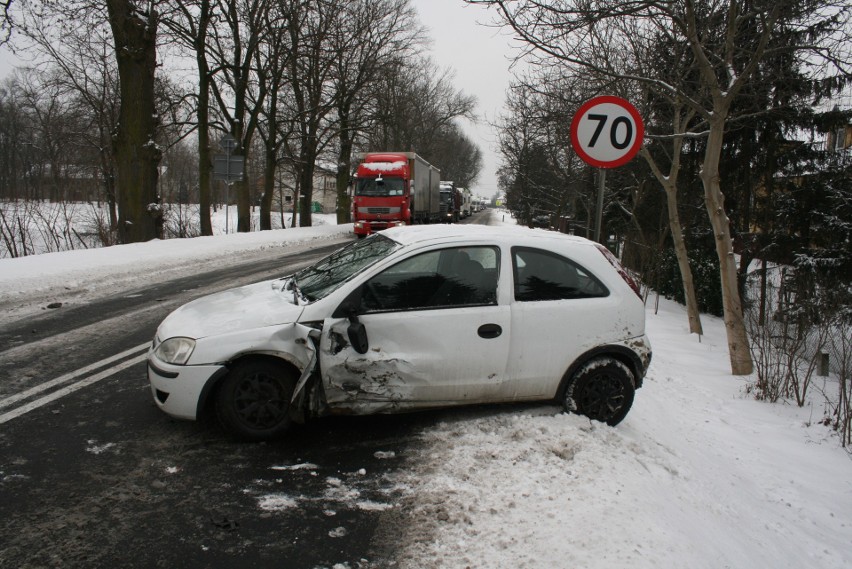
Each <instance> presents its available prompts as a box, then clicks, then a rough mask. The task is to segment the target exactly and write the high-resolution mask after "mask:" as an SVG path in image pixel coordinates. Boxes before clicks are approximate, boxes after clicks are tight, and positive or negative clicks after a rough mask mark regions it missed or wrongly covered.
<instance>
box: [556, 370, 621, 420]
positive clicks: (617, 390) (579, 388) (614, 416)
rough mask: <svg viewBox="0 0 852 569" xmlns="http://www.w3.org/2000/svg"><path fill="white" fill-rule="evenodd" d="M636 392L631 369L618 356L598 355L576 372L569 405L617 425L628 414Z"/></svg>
mask: <svg viewBox="0 0 852 569" xmlns="http://www.w3.org/2000/svg"><path fill="white" fill-rule="evenodd" d="M634 395H635V387H634V383H633V373H632V372H631V371H630V369H629V368H628V367H627V366H626V365H624V364H623V363H622V362H620V361H618V360H616V359H614V358H598V359H594V360H592V361H590V362H587V363H586V364H585V365H583V367H581V368H580V370H579V371H578V372H577V373H576V374H575V375H574V380H573V381H572V382H571V385H570V386H569V387H568V391H567V393H566V395H565V407H566V409H567V410H569V411H576V412H578V413H580V414H582V415H586V416H587V417H589V418H590V419H594V420H597V421H602V422H604V423H606V424H608V425H612V426H614V425H617V424H618V423H620V422H621V421H622V420H623V419H624V417H626V416H627V412H628V411H630V407H631V406H632V405H633V397H634Z"/></svg>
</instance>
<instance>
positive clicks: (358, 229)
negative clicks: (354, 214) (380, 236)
mask: <svg viewBox="0 0 852 569" xmlns="http://www.w3.org/2000/svg"><path fill="white" fill-rule="evenodd" d="M402 225H406V223H405V222H404V221H401V220H392V219H383V220H359V221H356V222H355V224H354V231H355V235H370V234H371V233H375V232H376V231H381V230H383V229H389V228H391V227H400V226H402Z"/></svg>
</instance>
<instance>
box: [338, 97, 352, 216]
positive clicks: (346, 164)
mask: <svg viewBox="0 0 852 569" xmlns="http://www.w3.org/2000/svg"><path fill="white" fill-rule="evenodd" d="M351 171H352V133H351V132H350V131H349V122H348V120H347V119H346V118H344V117H343V116H342V114H341V118H340V152H339V153H338V156H337V180H336V189H337V223H338V224H343V223H349V222H350V221H352V219H351V217H350V214H351V212H350V206H351V203H350V198H349V175H350V172H351Z"/></svg>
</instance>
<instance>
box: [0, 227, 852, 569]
mask: <svg viewBox="0 0 852 569" xmlns="http://www.w3.org/2000/svg"><path fill="white" fill-rule="evenodd" d="M481 215H492V216H494V217H493V219H494V220H495V221H497V222H498V223H499V222H504V223H512V220H511V218H510V217H509V216H508V215H507V214H506V215H504V214H502V213H499V212H495V211H491V212H489V213H486V214H481ZM325 221H326V223H325V224H323V225H319V226H317V227H314V228H304V229H303V228H297V229H286V230H279V231H271V232H262V233H251V234H236V235H234V234H232V235H223V236H217V237H208V238H197V239H193V240H169V241H154V242H150V243H143V244H135V245H126V246H120V247H112V248H108V249H98V250H85V251H71V252H65V253H51V254H47V255H39V256H34V257H25V258H19V259H0V306H2V307H9V310H11V311H12V312H14V311H25V310H27V309H31V308H32V307H33V306H34V305H36V304H37V301H38V300H39V299H41V298H57V297H62V296H75V297H77V296H79V295H84V296H85V295H88V296H98V295H107V294H112V293H114V292H116V291H118V290H121V289H122V288H127V287H131V286H138V284H139V283H138V281H137V280H136V279H140V278H145V279H158V278H170V277H171V276H175V275H178V274H184V273H186V272H187V271H190V270H197V269H198V268H200V267H202V266H205V265H206V266H208V267H209V265H211V264H215V265H224V264H234V263H237V262H240V261H242V260H245V259H247V258H250V257H251V256H252V255H258V254H261V253H262V252H263V251H267V252H268V249H269V248H272V247H288V250H292V249H293V248H295V247H300V246H306V244H309V243H311V242H313V241H314V240H317V239H335V238H339V237H345V236H346V235H349V234H350V232H351V225H348V226H346V225H344V226H336V225H334V224H333V223H334V222H333V220H332V219H326V220H325ZM647 324H648V335H649V336H650V338H651V341H652V344H653V347H654V359H653V363H652V365H651V369H650V371H649V373H648V377H647V378H646V380H645V386H644V387H643V388H642V389H641V390H639V392H638V393H637V396H636V401H635V403H634V407H633V410H632V411H631V412H630V414H629V415H628V416H627V419H626V420H625V421H624V422H623V423H621V424H620V425H619V426H618V427H615V428H610V427H606V426H602V425H600V424H593V423H591V422H590V421H588V420H587V419H584V418H582V417H578V416H570V415H565V414H562V413H560V412H559V409H558V408H557V407H554V406H550V405H542V406H537V407H529V406H526V407H523V408H521V409H512V408H488V409H486V410H483V411H481V412H473V413H464V414H459V415H458V417H459V418H458V419H454V420H448V421H446V422H444V423H442V424H440V425H438V426H437V428H434V429H432V430H429V431H427V432H423V433H422V435H421V438H422V443H423V444H422V449H421V450H420V451H418V453H419V454H418V455H417V456H412V457H410V460H409V464H410V467H411V469H412V470H411V471H410V472H407V473H405V474H402V475H400V478H399V480H396V489H397V491H398V492H396V493H395V495H401V496H402V497H401V498H400V499H399V500H398V501H397V502H395V503H394V504H392V507H391V508H390V509H389V511H388V515H389V516H392V515H394V513H395V515H396V516H399V517H401V518H403V519H402V520H401V522H402V523H400V524H399V526H398V527H397V531H398V533H402V534H403V535H401V536H400V538H401V539H402V542H403V543H407V545H406V547H405V549H404V552H403V556H402V558H401V559H400V560H399V566H400V567H404V568H412V569H413V568H427V569H428V568H434V569H437V568H442V569H443V568H447V569H451V568H465V567H484V568H504V567H505V568H513V569H514V568H523V567H527V568H543V567H548V568H549V567H554V568H562V567H584V568H601V569H603V568H607V569H608V568H613V567H616V568H617V567H631V568H660V567H666V568H668V567H678V568H680V567H688V568H691V569H694V568H707V569H718V568H725V567H730V568H749V569H753V568H754V569H761V568H765V569H779V568H790V569H794V568H795V569H801V568H820V569H823V568H824V569H830V568H838V569H839V568H848V567H852V460H850V455H849V454H847V452H846V451H845V450H844V449H842V448H840V446H839V444H838V441H837V439H836V437H834V435H833V434H832V432H831V431H830V430H829V429H828V428H826V427H823V426H822V425H820V424H818V421H819V419H821V418H822V405H821V403H820V402H815V403H814V405H813V406H810V407H805V408H802V409H800V408H797V407H795V406H794V405H786V404H777V405H772V404H768V403H761V402H757V401H754V400H753V399H751V398H749V397H748V396H747V395H745V386H746V385H747V382H748V381H749V378H742V377H732V376H731V375H730V374H729V363H728V356H727V347H726V343H725V332H724V324H723V322H722V321H721V320H719V319H716V318H711V317H707V316H704V317H703V324H704V328H705V332H706V334H705V335H704V336H703V337H702V338H701V339H700V341H699V339H698V338H697V337H696V336H694V335H692V336H691V335H689V334H688V332H687V330H688V328H687V322H686V315H685V312H684V311H683V309H682V308H681V307H680V306H678V305H676V304H674V303H671V302H668V301H665V300H663V301H661V303H660V310H659V312H658V313H654V310H653V307H651V306H649V309H648V312H647ZM452 416H455V415H452ZM259 507H262V506H259ZM403 538H404V539H403Z"/></svg>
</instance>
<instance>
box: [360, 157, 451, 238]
mask: <svg viewBox="0 0 852 569" xmlns="http://www.w3.org/2000/svg"><path fill="white" fill-rule="evenodd" d="M359 159H360V164H359V165H358V170H357V171H356V173H355V179H354V181H353V195H352V221H353V222H354V224H355V235H357V236H358V237H364V236H367V235H369V234H370V233H373V232H374V231H381V230H382V229H387V228H388V227H396V226H398V225H412V224H415V223H435V222H437V221H438V220H439V219H440V215H441V197H440V186H439V184H440V180H441V172H440V170H438V169H437V168H435V167H434V166H432V165H431V164H429V163H428V162H426V161H425V160H424V159H423V158H421V157H420V156H418V155H417V154H415V153H414V152H368V153H366V154H362V155H360V156H359Z"/></svg>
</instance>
